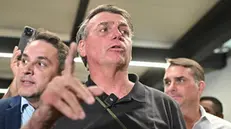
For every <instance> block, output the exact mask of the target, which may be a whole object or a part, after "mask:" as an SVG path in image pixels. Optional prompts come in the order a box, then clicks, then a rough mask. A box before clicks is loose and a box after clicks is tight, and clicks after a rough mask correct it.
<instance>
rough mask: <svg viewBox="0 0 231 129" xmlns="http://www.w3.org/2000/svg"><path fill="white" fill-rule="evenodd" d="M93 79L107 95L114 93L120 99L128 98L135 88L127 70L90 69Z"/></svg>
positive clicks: (112, 68) (103, 67)
mask: <svg viewBox="0 0 231 129" xmlns="http://www.w3.org/2000/svg"><path fill="white" fill-rule="evenodd" d="M89 71H90V75H91V79H92V80H93V81H94V82H95V83H96V85H97V86H98V87H99V88H101V89H102V90H103V91H104V92H105V93H106V94H107V95H110V94H111V93H114V94H115V95H116V96H117V97H118V98H119V99H120V98H123V97H124V96H126V95H127V94H128V93H129V92H130V91H131V90H132V87H133V86H134V83H133V82H131V81H129V79H128V71H127V69H119V68H116V67H110V68H109V67H105V66H99V67H89Z"/></svg>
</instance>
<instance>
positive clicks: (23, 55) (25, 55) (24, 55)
mask: <svg viewBox="0 0 231 129" xmlns="http://www.w3.org/2000/svg"><path fill="white" fill-rule="evenodd" d="M22 57H25V58H28V57H29V56H28V55H27V54H25V53H24V54H22ZM37 59H39V60H46V61H48V62H49V63H51V64H52V62H51V60H49V59H48V58H47V57H45V56H38V57H37Z"/></svg>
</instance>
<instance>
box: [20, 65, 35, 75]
mask: <svg viewBox="0 0 231 129" xmlns="http://www.w3.org/2000/svg"><path fill="white" fill-rule="evenodd" d="M23 73H24V74H26V75H27V74H34V65H33V64H32V63H28V64H26V65H24V67H23Z"/></svg>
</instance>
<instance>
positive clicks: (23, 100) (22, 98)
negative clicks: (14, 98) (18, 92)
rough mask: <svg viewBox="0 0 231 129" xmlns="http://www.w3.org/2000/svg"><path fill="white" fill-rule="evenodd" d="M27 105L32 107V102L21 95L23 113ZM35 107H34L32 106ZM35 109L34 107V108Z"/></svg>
mask: <svg viewBox="0 0 231 129" xmlns="http://www.w3.org/2000/svg"><path fill="white" fill-rule="evenodd" d="M27 107H32V106H31V105H30V103H29V102H28V101H27V100H26V99H25V98H24V97H21V108H20V111H21V113H23V111H24V110H25V109H26V108H27ZM32 108H33V107H32ZM33 109H34V108H33Z"/></svg>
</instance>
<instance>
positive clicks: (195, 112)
mask: <svg viewBox="0 0 231 129" xmlns="http://www.w3.org/2000/svg"><path fill="white" fill-rule="evenodd" d="M181 111H182V113H183V116H184V120H185V123H186V127H187V129H192V128H193V126H194V124H195V123H196V122H197V121H198V120H199V119H200V117H201V113H200V106H199V104H192V105H190V106H188V107H181Z"/></svg>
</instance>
